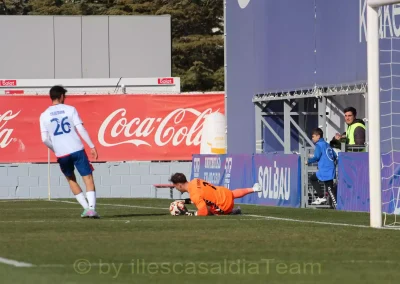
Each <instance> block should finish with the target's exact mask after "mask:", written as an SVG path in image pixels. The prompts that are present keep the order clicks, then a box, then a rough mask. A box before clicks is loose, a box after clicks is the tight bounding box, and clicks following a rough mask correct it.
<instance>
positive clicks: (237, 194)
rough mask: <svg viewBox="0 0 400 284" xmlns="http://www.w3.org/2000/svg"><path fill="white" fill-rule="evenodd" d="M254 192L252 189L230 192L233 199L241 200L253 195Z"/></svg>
mask: <svg viewBox="0 0 400 284" xmlns="http://www.w3.org/2000/svg"><path fill="white" fill-rule="evenodd" d="M253 192H254V190H253V189H252V188H239V189H235V190H232V193H233V198H241V197H243V196H245V195H247V194H249V193H253Z"/></svg>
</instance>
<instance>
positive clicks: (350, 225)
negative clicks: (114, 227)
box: [51, 200, 400, 230]
mask: <svg viewBox="0 0 400 284" xmlns="http://www.w3.org/2000/svg"><path fill="white" fill-rule="evenodd" d="M51 201H54V202H63V203H72V204H76V202H71V201H58V200H51ZM98 204H99V205H105V206H116V207H129V208H142V209H160V210H166V209H168V208H161V207H147V206H137V205H126V204H103V203H98ZM243 216H249V217H257V218H264V219H269V220H278V221H289V222H298V223H310V224H319V225H330V226H342V227H356V228H368V229H372V227H370V226H367V225H356V224H347V223H334V222H322V221H312V220H299V219H292V218H280V217H272V216H263V215H253V214H243ZM379 229H386V230H400V228H392V227H382V228H379Z"/></svg>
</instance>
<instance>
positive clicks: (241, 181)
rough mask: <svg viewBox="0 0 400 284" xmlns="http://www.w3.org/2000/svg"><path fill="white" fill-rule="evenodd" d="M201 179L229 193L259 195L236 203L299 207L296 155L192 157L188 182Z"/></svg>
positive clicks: (244, 198) (298, 177)
mask: <svg viewBox="0 0 400 284" xmlns="http://www.w3.org/2000/svg"><path fill="white" fill-rule="evenodd" d="M193 178H201V179H204V180H206V181H208V182H210V183H212V184H214V185H219V186H225V187H227V188H229V189H231V190H234V189H239V188H249V187H253V185H254V183H256V182H257V183H259V184H260V185H261V188H262V192H259V193H254V194H248V195H246V196H245V197H242V198H238V199H236V200H235V203H246V204H259V205H271V206H284V207H300V205H301V174H300V157H299V156H298V155H295V154H290V155H285V154H256V155H246V154H238V155H193V160H192V174H191V179H193Z"/></svg>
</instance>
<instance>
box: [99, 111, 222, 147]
mask: <svg viewBox="0 0 400 284" xmlns="http://www.w3.org/2000/svg"><path fill="white" fill-rule="evenodd" d="M217 111H218V110H217ZM212 112H213V111H212V109H211V108H209V109H207V110H205V111H203V112H200V111H198V110H196V109H193V108H179V109H176V110H174V111H172V112H171V113H169V114H168V115H167V116H166V117H164V118H161V117H159V118H155V117H147V118H145V119H143V120H142V119H141V118H139V117H133V118H131V119H130V120H129V119H127V118H126V109H125V108H120V109H117V110H115V111H114V112H112V113H111V114H110V115H109V116H108V117H107V118H106V119H105V120H104V122H103V123H102V124H101V126H100V129H99V132H98V141H99V143H100V144H101V145H103V146H105V147H111V146H116V145H121V144H134V145H136V146H140V145H147V146H150V147H151V146H153V144H155V145H157V146H165V145H167V144H169V143H171V144H172V145H173V146H178V145H180V144H182V143H184V144H185V145H186V146H191V145H195V146H197V145H199V144H200V142H201V133H202V131H201V130H202V129H203V123H204V118H205V117H206V116H207V115H208V114H210V113H212ZM188 115H195V116H197V118H196V120H195V122H194V123H193V124H192V125H191V126H188V125H187V123H185V117H187V116H188ZM106 133H110V135H111V139H112V138H117V137H118V138H119V139H118V142H112V141H108V142H106V139H105V134H106ZM121 136H122V137H121ZM150 136H152V137H153V141H149V140H150ZM132 138H133V139H132ZM146 138H147V139H146ZM121 140H122V141H121Z"/></svg>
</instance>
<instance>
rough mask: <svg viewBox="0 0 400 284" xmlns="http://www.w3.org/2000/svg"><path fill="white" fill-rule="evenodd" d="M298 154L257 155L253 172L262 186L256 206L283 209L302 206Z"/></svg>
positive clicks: (254, 159)
mask: <svg viewBox="0 0 400 284" xmlns="http://www.w3.org/2000/svg"><path fill="white" fill-rule="evenodd" d="M300 161H301V160H300V156H299V155H296V154H257V155H254V158H253V171H254V173H255V175H256V177H257V179H256V181H257V182H258V183H259V184H260V185H261V187H262V189H263V190H262V192H259V193H258V196H257V200H256V202H255V203H256V204H260V205H273V206H283V207H300V205H301V166H300Z"/></svg>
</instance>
